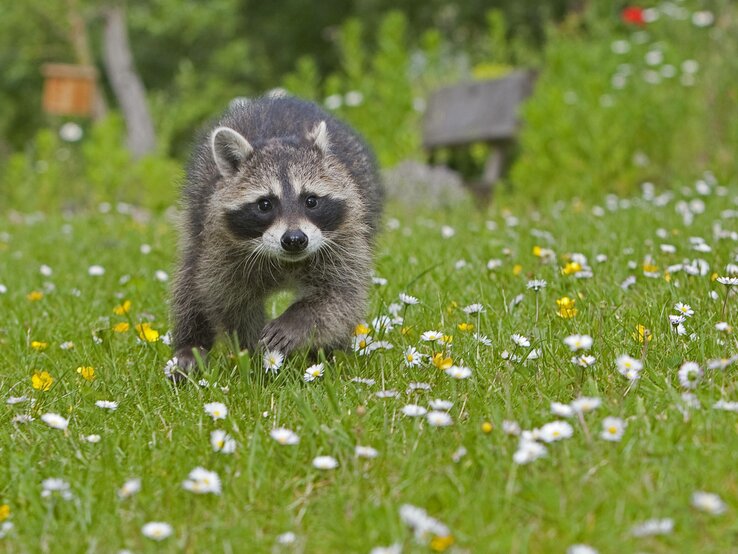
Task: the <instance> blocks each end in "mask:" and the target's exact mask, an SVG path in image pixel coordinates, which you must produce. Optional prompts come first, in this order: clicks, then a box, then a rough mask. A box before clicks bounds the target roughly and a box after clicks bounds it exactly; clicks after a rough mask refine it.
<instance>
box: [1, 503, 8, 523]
mask: <svg viewBox="0 0 738 554" xmlns="http://www.w3.org/2000/svg"><path fill="white" fill-rule="evenodd" d="M9 517H10V506H8V505H7V504H2V505H0V521H5V520H6V519H8V518H9Z"/></svg>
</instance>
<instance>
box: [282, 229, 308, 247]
mask: <svg viewBox="0 0 738 554" xmlns="http://www.w3.org/2000/svg"><path fill="white" fill-rule="evenodd" d="M281 242H282V248H284V249H285V250H286V251H287V252H292V253H295V252H301V251H302V250H305V248H306V247H307V245H308V237H307V235H306V234H305V233H303V232H302V231H300V230H299V229H297V230H296V231H287V232H286V233H285V234H284V235H282V240H281Z"/></svg>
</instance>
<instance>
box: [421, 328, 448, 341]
mask: <svg viewBox="0 0 738 554" xmlns="http://www.w3.org/2000/svg"><path fill="white" fill-rule="evenodd" d="M442 339H443V333H439V332H438V331H425V332H424V333H423V334H422V335H420V340H424V341H427V342H435V341H438V340H442Z"/></svg>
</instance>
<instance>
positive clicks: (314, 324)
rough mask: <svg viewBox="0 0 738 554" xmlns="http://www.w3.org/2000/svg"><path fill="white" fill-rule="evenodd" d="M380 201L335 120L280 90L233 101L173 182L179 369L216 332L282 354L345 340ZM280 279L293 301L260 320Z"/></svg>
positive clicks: (359, 153)
mask: <svg viewBox="0 0 738 554" xmlns="http://www.w3.org/2000/svg"><path fill="white" fill-rule="evenodd" d="M382 199H383V193H382V187H381V185H380V182H379V177H378V173H377V169H376V163H375V160H374V157H373V155H372V153H371V151H370V150H369V148H368V147H367V146H366V144H365V143H364V142H363V140H362V139H361V138H360V137H359V136H358V134H357V133H356V132H354V131H353V130H351V129H350V128H349V127H348V126H346V125H345V124H344V123H341V122H340V121H338V120H337V119H335V118H334V117H332V116H331V115H329V114H327V113H326V112H324V111H323V110H322V109H320V108H319V107H318V106H316V105H315V104H312V103H310V102H305V101H302V100H298V99H296V98H291V97H265V98H260V99H256V100H249V101H246V102H243V101H240V102H234V103H233V104H232V105H231V107H230V108H229V110H228V111H227V112H226V113H225V114H224V115H223V116H222V118H221V119H220V121H219V122H218V123H217V125H216V126H214V128H213V129H212V130H211V131H210V132H209V133H208V134H207V136H205V137H204V139H203V140H202V141H201V142H200V143H199V145H198V146H197V147H196V150H195V152H194V154H193V157H192V160H191V163H190V166H189V170H188V174H187V182H186V185H185V188H184V191H183V207H184V217H185V220H184V226H183V229H182V233H181V246H180V250H181V251H180V263H179V267H178V270H177V272H176V276H175V280H174V287H173V296H172V317H173V322H174V327H173V337H172V338H173V347H174V355H175V356H176V358H177V366H178V367H179V372H181V373H182V374H186V373H187V372H189V371H191V370H192V369H193V367H194V366H195V359H194V356H193V350H194V349H199V350H200V352H201V353H203V354H204V353H205V352H207V350H208V349H210V347H211V346H212V345H213V342H214V340H215V338H216V335H217V333H218V332H221V331H225V332H228V333H233V332H235V333H236V335H237V336H238V339H239V341H240V345H241V347H242V348H248V349H250V350H252V351H254V350H255V349H258V348H259V347H261V348H265V349H268V350H278V351H280V352H282V353H283V354H285V355H287V354H289V353H291V352H293V351H294V350H296V349H302V348H308V349H310V350H317V349H319V348H323V349H326V350H331V349H335V348H341V347H345V346H346V345H348V344H349V342H350V338H351V333H352V330H353V328H354V326H355V325H356V324H357V323H358V322H359V321H360V320H361V319H362V317H363V316H364V311H365V307H366V301H367V290H368V286H369V283H370V273H371V265H372V253H373V248H374V242H375V237H376V235H377V227H378V224H379V218H380V215H381V209H382ZM280 289H292V290H294V291H295V292H296V294H297V297H296V300H295V302H294V303H293V304H292V305H291V306H290V307H289V308H288V309H287V310H286V311H285V312H284V313H283V314H282V315H280V316H279V317H277V318H276V319H275V320H273V321H269V322H267V321H266V320H265V313H264V301H265V299H266V297H267V295H269V294H270V293H272V292H274V291H277V290H280ZM177 377H180V378H181V375H178V374H177V373H175V378H177Z"/></svg>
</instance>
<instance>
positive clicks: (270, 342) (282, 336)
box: [259, 318, 304, 356]
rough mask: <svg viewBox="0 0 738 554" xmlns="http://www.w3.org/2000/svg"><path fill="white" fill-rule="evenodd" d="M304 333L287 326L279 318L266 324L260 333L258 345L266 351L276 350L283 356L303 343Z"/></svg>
mask: <svg viewBox="0 0 738 554" xmlns="http://www.w3.org/2000/svg"><path fill="white" fill-rule="evenodd" d="M303 336H304V331H303V330H302V329H300V328H299V327H298V328H295V327H294V326H292V325H289V324H287V323H286V322H285V321H284V320H280V318H277V319H275V320H274V321H270V322H269V323H267V325H266V327H264V331H262V333H261V338H260V339H259V344H261V346H262V347H263V348H265V349H266V350H276V351H278V352H280V353H282V354H284V355H285V356H287V355H288V354H290V353H291V352H292V351H294V350H296V349H297V348H299V347H300V346H302V343H303Z"/></svg>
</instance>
